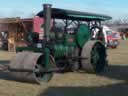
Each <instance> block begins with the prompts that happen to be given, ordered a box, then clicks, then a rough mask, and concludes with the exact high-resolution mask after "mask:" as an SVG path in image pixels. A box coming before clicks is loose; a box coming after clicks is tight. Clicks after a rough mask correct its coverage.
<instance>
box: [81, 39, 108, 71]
mask: <svg viewBox="0 0 128 96" xmlns="http://www.w3.org/2000/svg"><path fill="white" fill-rule="evenodd" d="M81 57H85V58H87V59H82V60H81V65H82V69H83V70H84V71H86V72H88V73H98V72H101V71H102V70H103V69H104V66H105V64H106V48H105V47H104V45H103V44H102V43H101V42H100V41H88V42H87V43H86V44H85V45H84V47H83V48H82V52H81Z"/></svg>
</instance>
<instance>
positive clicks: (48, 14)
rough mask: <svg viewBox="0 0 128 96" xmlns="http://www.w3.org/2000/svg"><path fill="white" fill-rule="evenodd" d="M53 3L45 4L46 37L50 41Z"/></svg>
mask: <svg viewBox="0 0 128 96" xmlns="http://www.w3.org/2000/svg"><path fill="white" fill-rule="evenodd" d="M51 6H52V5H51V4H44V5H43V8H44V38H45V40H46V41H49V39H50V38H49V34H50V22H51Z"/></svg>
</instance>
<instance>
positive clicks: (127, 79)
mask: <svg viewBox="0 0 128 96" xmlns="http://www.w3.org/2000/svg"><path fill="white" fill-rule="evenodd" d="M14 55H15V54H13V53H8V52H3V51H0V60H1V61H6V60H10V59H11V57H12V56H14ZM108 60H109V66H108V67H107V68H105V70H104V72H102V73H100V74H97V75H95V74H87V73H82V74H81V73H65V74H55V76H54V77H53V79H52V80H51V81H50V82H49V83H43V84H42V85H36V84H29V83H22V82H17V81H13V80H10V79H9V77H8V75H7V74H5V73H0V96H128V91H127V90H128V41H121V43H120V46H119V47H118V48H117V49H108ZM3 63H4V62H3ZM5 63H6V62H5Z"/></svg>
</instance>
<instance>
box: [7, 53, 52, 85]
mask: <svg viewBox="0 0 128 96" xmlns="http://www.w3.org/2000/svg"><path fill="white" fill-rule="evenodd" d="M43 63H44V57H43V55H42V54H41V53H33V52H21V53H17V55H16V57H15V58H13V60H12V61H11V63H10V65H9V68H10V69H17V70H26V69H27V70H32V72H21V71H19V72H10V73H11V76H13V77H14V79H16V80H19V81H25V82H31V83H38V84H41V82H42V81H45V82H48V81H49V80H50V79H51V78H52V76H53V73H52V72H51V73H43V72H42V71H44V70H43V69H44V68H45V67H46V66H45V65H44V64H43ZM52 64H53V58H52V59H50V64H49V68H50V67H52V66H51V65H52Z"/></svg>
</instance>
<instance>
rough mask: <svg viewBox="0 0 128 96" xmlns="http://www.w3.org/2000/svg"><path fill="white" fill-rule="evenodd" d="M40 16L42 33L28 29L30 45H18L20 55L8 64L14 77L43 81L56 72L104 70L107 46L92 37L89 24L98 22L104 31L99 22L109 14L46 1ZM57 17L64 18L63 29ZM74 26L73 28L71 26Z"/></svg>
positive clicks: (93, 71) (107, 17)
mask: <svg viewBox="0 0 128 96" xmlns="http://www.w3.org/2000/svg"><path fill="white" fill-rule="evenodd" d="M37 17H38V18H39V20H40V19H41V20H42V21H44V22H42V23H41V24H38V25H40V26H38V27H39V28H40V29H42V30H43V33H41V32H39V33H37V32H29V33H28V34H27V36H26V41H27V42H28V45H27V47H26V46H25V47H24V46H23V47H17V48H16V51H17V54H16V56H15V57H14V58H13V59H12V60H11V63H10V64H8V70H9V71H10V74H11V76H13V77H14V78H15V79H16V80H19V81H27V82H32V83H38V84H41V83H42V81H45V82H48V81H49V80H51V78H52V76H53V73H55V72H59V73H60V72H72V71H78V72H79V71H84V72H88V73H99V72H102V70H103V69H104V67H105V64H106V57H107V54H106V49H105V46H104V44H103V42H102V41H100V40H99V39H93V40H92V39H91V38H92V36H91V30H90V27H92V25H93V24H95V25H97V26H98V25H99V26H98V27H96V28H99V30H100V31H99V32H102V28H101V25H100V24H101V23H100V21H102V20H103V21H104V20H106V19H110V17H109V16H105V15H99V14H91V13H84V12H83V13H82V12H77V11H71V10H62V9H57V8H52V6H51V4H44V5H43V11H40V12H39V13H38V14H37V16H36V18H37ZM92 17H93V18H92ZM56 19H57V21H58V19H59V20H62V21H63V23H64V26H62V27H63V28H58V27H57V26H56V22H55V20H56ZM94 21H95V22H94ZM83 22H84V23H83ZM91 22H93V23H92V24H90V23H91ZM38 23H39V22H38ZM87 23H88V24H87ZM97 23H98V24H97ZM74 25H75V27H74ZM36 26H37V25H36ZM71 26H72V27H73V28H69V27H71ZM93 28H94V27H93ZM97 38H98V36H97Z"/></svg>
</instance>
